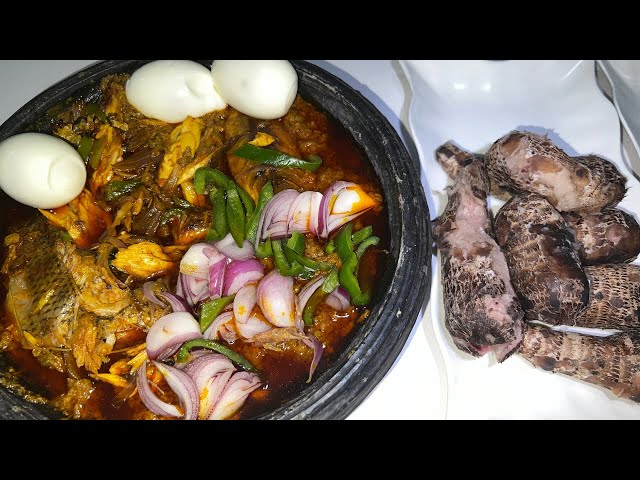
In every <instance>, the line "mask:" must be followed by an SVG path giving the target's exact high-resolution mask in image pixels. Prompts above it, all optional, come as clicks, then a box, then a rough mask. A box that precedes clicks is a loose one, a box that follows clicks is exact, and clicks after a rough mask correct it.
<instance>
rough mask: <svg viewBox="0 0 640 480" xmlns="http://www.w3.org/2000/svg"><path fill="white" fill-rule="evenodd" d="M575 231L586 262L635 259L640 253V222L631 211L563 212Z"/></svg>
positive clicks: (580, 251)
mask: <svg viewBox="0 0 640 480" xmlns="http://www.w3.org/2000/svg"><path fill="white" fill-rule="evenodd" d="M562 216H563V217H564V219H565V221H566V222H567V225H568V226H569V227H571V228H572V229H573V230H574V231H575V234H576V240H577V242H578V243H579V244H580V247H579V249H578V254H579V255H580V260H581V261H582V264H583V265H597V264H602V263H623V262H631V261H633V260H634V259H635V258H636V257H637V256H638V254H639V253H640V226H638V222H636V220H635V218H633V216H632V215H630V214H628V213H626V212H623V211H622V210H618V209H617V208H608V209H605V210H603V211H601V212H597V213H592V214H586V215H582V214H580V213H577V212H569V213H565V214H563V215H562Z"/></svg>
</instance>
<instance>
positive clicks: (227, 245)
mask: <svg viewBox="0 0 640 480" xmlns="http://www.w3.org/2000/svg"><path fill="white" fill-rule="evenodd" d="M214 245H215V246H216V248H217V249H218V250H220V252H221V253H223V254H224V255H226V256H227V257H229V258H230V259H231V260H248V259H250V258H252V257H254V256H255V253H256V252H255V250H254V248H253V245H251V243H250V242H249V241H248V240H244V241H243V242H242V248H239V247H238V245H237V244H236V241H235V240H234V239H233V236H232V235H231V233H227V235H226V236H225V237H224V238H223V239H222V240H220V241H218V242H216V243H214Z"/></svg>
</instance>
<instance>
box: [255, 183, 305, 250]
mask: <svg viewBox="0 0 640 480" xmlns="http://www.w3.org/2000/svg"><path fill="white" fill-rule="evenodd" d="M298 195H300V193H299V192H298V191H297V190H293V189H291V188H290V189H287V190H283V191H281V192H279V193H276V194H275V195H274V196H273V198H272V199H271V200H269V202H268V203H267V204H266V205H265V207H264V210H262V215H260V222H258V233H257V235H256V245H258V242H260V241H261V240H264V239H266V238H267V237H269V235H271V238H273V239H274V240H277V239H279V238H284V237H286V236H287V233H288V232H287V225H288V222H289V209H290V208H291V204H292V203H293V201H294V200H295V199H296V198H297V197H298Z"/></svg>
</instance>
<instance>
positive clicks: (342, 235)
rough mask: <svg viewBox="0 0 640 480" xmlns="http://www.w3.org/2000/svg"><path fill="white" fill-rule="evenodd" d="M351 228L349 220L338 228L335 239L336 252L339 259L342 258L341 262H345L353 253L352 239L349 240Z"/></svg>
mask: <svg viewBox="0 0 640 480" xmlns="http://www.w3.org/2000/svg"><path fill="white" fill-rule="evenodd" d="M352 228H353V224H352V223H351V222H349V223H347V224H346V225H345V226H344V227H343V228H342V230H340V232H339V233H338V235H337V236H336V239H335V245H336V252H337V253H338V256H339V257H340V260H342V263H344V262H346V261H347V259H348V258H349V257H350V256H351V254H352V253H353V241H352V240H351V229H352Z"/></svg>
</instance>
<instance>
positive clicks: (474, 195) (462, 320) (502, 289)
mask: <svg viewBox="0 0 640 480" xmlns="http://www.w3.org/2000/svg"><path fill="white" fill-rule="evenodd" d="M436 160H437V161H438V162H439V163H440V165H441V166H442V167H443V168H444V170H445V171H446V172H447V173H448V174H449V176H451V177H452V178H453V179H454V185H453V186H452V187H449V190H448V196H449V201H448V203H447V206H446V208H445V211H444V212H443V214H442V215H441V216H440V217H439V218H438V219H437V220H436V221H435V222H434V223H435V225H434V229H433V233H434V238H435V241H436V244H437V246H438V250H439V251H440V255H441V259H442V283H443V287H444V307H445V324H446V326H447V329H448V330H449V333H450V334H451V336H452V338H453V341H454V343H455V344H456V346H457V347H458V348H459V349H460V350H463V351H465V352H468V353H470V354H472V355H474V356H477V357H479V356H482V355H484V354H486V353H488V352H491V351H493V352H494V353H495V354H496V358H497V359H498V361H503V360H504V359H505V358H507V357H508V356H509V355H510V354H511V353H512V352H513V350H514V349H515V348H516V347H517V346H518V344H519V343H520V342H521V341H522V317H523V316H524V314H523V311H522V309H521V307H520V305H519V303H518V300H517V298H516V294H515V291H514V289H513V286H512V285H511V279H510V277H509V269H508V267H507V262H506V260H505V257H504V254H503V253H502V252H501V251H500V248H499V247H498V245H497V244H496V241H495V240H494V238H493V228H492V225H491V216H490V214H489V210H488V208H487V193H488V191H489V179H488V177H487V172H486V170H485V166H484V162H483V160H482V158H480V157H478V156H476V155H473V154H471V153H468V152H465V151H464V150H462V149H460V148H458V147H456V146H455V145H453V144H452V143H450V142H449V143H445V144H444V145H442V146H441V147H439V148H438V149H437V150H436Z"/></svg>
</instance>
